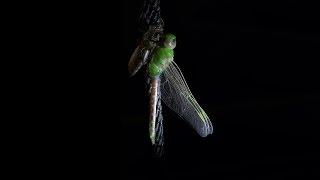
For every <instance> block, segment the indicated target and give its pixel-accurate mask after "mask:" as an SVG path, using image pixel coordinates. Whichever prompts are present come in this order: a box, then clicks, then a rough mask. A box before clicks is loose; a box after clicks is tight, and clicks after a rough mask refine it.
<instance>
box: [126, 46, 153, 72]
mask: <svg viewBox="0 0 320 180" xmlns="http://www.w3.org/2000/svg"><path fill="white" fill-rule="evenodd" d="M149 53H150V51H149V50H148V49H145V48H142V47H141V46H140V45H139V46H138V47H137V48H136V49H135V50H134V51H133V53H132V55H131V57H130V60H129V63H128V71H129V75H130V76H134V75H135V74H136V73H137V72H138V71H139V69H140V68H141V67H142V65H143V64H144V63H145V61H146V59H147V58H148V56H149Z"/></svg>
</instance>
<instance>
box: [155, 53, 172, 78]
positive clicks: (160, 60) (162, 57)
mask: <svg viewBox="0 0 320 180" xmlns="http://www.w3.org/2000/svg"><path fill="white" fill-rule="evenodd" d="M173 56H174V53H173V49H171V48H167V47H158V48H156V49H155V51H154V54H153V57H152V59H151V61H150V64H149V75H150V76H151V77H156V76H159V75H160V74H161V73H162V72H163V70H165V69H166V67H168V65H169V64H170V63H171V62H172V60H173Z"/></svg>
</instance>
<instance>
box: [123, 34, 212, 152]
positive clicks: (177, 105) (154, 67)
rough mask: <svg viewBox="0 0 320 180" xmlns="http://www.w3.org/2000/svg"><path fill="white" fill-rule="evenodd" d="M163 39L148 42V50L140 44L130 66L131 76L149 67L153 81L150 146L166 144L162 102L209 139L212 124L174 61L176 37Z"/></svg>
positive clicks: (164, 36) (150, 109) (166, 36)
mask: <svg viewBox="0 0 320 180" xmlns="http://www.w3.org/2000/svg"><path fill="white" fill-rule="evenodd" d="M160 36H161V37H160V40H159V41H158V42H157V43H154V44H150V43H149V46H147V47H146V46H142V44H143V43H142V44H139V45H138V47H137V48H136V49H135V51H134V52H133V54H132V56H131V58H130V61H129V64H128V69H129V74H130V75H131V76H132V75H134V74H135V73H136V72H137V71H138V70H139V69H140V68H141V66H142V65H146V68H145V69H146V73H147V75H148V78H149V80H150V82H149V85H150V89H149V97H150V98H149V136H150V140H151V143H152V145H161V146H162V145H163V133H162V131H163V130H162V120H163V117H162V114H161V110H162V109H161V100H162V102H164V104H165V105H166V106H167V107H169V108H170V109H171V110H172V111H174V112H175V113H176V114H177V115H178V116H180V117H181V118H182V119H183V120H185V121H186V122H187V123H188V124H189V125H190V126H191V127H192V128H193V129H194V130H195V131H196V132H197V133H198V134H199V135H200V136H201V137H206V136H208V135H209V134H212V133H213V125H212V122H211V120H210V118H209V117H208V115H207V114H206V112H205V111H204V110H203V109H202V108H201V106H200V105H199V104H198V102H197V101H196V99H195V97H194V96H193V95H192V93H191V91H190V88H189V86H188V84H187V82H186V80H185V78H184V76H183V74H182V72H181V70H180V68H179V67H178V65H177V64H176V62H175V61H174V48H175V47H176V36H175V35H173V34H170V33H166V34H161V33H160ZM139 54H140V55H139ZM159 129H160V130H159ZM158 131H160V132H158Z"/></svg>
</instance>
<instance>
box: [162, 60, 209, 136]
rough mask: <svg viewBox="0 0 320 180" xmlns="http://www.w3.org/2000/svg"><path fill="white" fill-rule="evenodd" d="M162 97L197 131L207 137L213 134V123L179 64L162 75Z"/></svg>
mask: <svg viewBox="0 0 320 180" xmlns="http://www.w3.org/2000/svg"><path fill="white" fill-rule="evenodd" d="M161 99H162V101H163V102H164V103H165V104H166V105H167V106H168V107H169V108H170V109H172V110H173V111H174V112H176V113H177V114H178V115H179V116H180V117H181V118H182V119H184V120H185V121H187V122H188V123H189V124H190V125H191V126H192V127H193V128H194V129H195V130H196V131H197V133H198V134H199V135H200V136H202V137H206V136H207V135H209V134H212V132H213V127H212V123H211V121H210V119H209V117H208V116H207V114H206V113H205V111H204V110H203V109H202V108H201V107H200V105H199V104H198V102H197V101H196V99H195V98H194V97H193V95H192V93H191V91H190V89H189V87H188V85H187V83H186V81H185V79H184V77H183V74H182V73H181V71H180V69H179V67H178V66H177V64H176V63H175V62H174V61H172V63H171V64H170V65H169V66H168V67H167V68H166V69H165V70H164V72H163V73H162V75H161Z"/></svg>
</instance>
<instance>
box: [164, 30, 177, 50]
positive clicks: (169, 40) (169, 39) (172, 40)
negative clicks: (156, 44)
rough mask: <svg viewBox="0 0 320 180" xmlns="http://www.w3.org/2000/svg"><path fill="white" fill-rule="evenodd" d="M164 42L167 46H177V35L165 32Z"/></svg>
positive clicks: (171, 47)
mask: <svg viewBox="0 0 320 180" xmlns="http://www.w3.org/2000/svg"><path fill="white" fill-rule="evenodd" d="M163 44H164V46H165V47H167V48H170V49H174V48H175V47H176V36H175V35H173V34H165V35H164V42H163Z"/></svg>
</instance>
